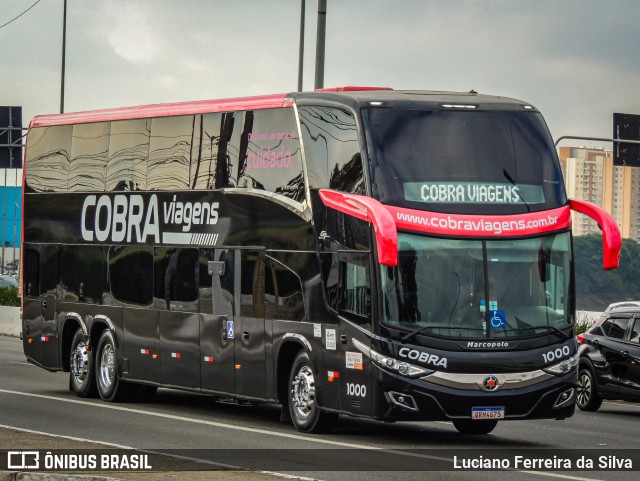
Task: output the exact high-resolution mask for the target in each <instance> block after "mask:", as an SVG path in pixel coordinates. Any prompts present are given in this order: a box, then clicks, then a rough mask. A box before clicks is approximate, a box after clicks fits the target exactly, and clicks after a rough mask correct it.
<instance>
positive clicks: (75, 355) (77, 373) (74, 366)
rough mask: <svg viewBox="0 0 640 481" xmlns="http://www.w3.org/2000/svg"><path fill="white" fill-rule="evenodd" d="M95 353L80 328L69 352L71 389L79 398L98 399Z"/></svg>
mask: <svg viewBox="0 0 640 481" xmlns="http://www.w3.org/2000/svg"><path fill="white" fill-rule="evenodd" d="M94 360H95V357H94V352H93V350H90V349H88V343H87V342H86V339H85V335H84V333H83V332H82V329H80V328H78V330H77V331H76V333H75V334H74V335H73V340H72V341H71V350H70V352H69V388H70V389H71V391H73V392H74V393H76V394H77V395H78V396H79V397H83V398H88V397H96V396H97V395H98V390H97V389H96V378H95V375H94V370H93V369H94V368H93V364H94Z"/></svg>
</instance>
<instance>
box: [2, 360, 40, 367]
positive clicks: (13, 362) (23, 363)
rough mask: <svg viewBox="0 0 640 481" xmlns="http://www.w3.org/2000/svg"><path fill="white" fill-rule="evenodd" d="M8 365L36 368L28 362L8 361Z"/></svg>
mask: <svg viewBox="0 0 640 481" xmlns="http://www.w3.org/2000/svg"><path fill="white" fill-rule="evenodd" d="M9 364H20V365H22V366H31V367H37V366H34V365H33V364H31V363H30V362H20V361H9Z"/></svg>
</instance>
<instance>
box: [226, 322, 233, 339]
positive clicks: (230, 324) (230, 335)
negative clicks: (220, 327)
mask: <svg viewBox="0 0 640 481" xmlns="http://www.w3.org/2000/svg"><path fill="white" fill-rule="evenodd" d="M227 338H228V339H233V338H234V334H233V321H227Z"/></svg>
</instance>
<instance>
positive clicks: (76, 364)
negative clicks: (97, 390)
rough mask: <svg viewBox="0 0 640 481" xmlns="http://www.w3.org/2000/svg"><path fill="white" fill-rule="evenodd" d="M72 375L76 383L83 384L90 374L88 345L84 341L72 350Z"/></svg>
mask: <svg viewBox="0 0 640 481" xmlns="http://www.w3.org/2000/svg"><path fill="white" fill-rule="evenodd" d="M70 367H71V369H70V370H71V375H72V376H73V379H74V381H75V383H76V384H78V385H82V384H84V383H85V381H86V380H87V377H88V376H89V351H88V349H87V345H86V343H84V342H82V341H81V342H79V343H78V345H77V346H76V347H75V349H73V350H72V351H71V366H70Z"/></svg>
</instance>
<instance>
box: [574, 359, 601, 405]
mask: <svg viewBox="0 0 640 481" xmlns="http://www.w3.org/2000/svg"><path fill="white" fill-rule="evenodd" d="M576 404H577V405H578V407H579V408H580V409H581V410H582V411H597V410H598V408H599V407H600V405H601V404H602V398H601V397H600V396H598V391H597V389H596V383H595V377H594V375H593V372H592V371H591V369H590V368H589V367H587V366H581V367H580V372H579V373H578V395H577V397H576Z"/></svg>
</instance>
